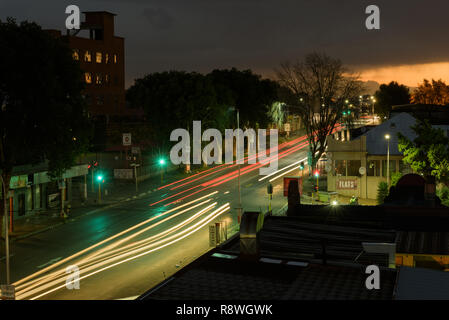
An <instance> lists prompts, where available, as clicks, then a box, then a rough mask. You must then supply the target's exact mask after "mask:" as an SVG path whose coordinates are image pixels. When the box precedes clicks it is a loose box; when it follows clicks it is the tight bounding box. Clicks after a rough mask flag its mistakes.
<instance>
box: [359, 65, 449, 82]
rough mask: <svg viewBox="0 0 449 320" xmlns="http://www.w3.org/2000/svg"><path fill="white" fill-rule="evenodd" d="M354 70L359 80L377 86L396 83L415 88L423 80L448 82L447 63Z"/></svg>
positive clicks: (448, 66)
mask: <svg viewBox="0 0 449 320" xmlns="http://www.w3.org/2000/svg"><path fill="white" fill-rule="evenodd" d="M354 69H355V70H357V72H359V73H360V78H361V80H363V81H368V80H372V81H376V82H378V83H379V84H382V83H389V82H391V81H397V82H399V83H401V84H405V85H407V86H409V87H417V86H418V84H419V83H422V82H423V79H429V80H430V79H435V80H438V79H442V80H443V81H446V82H447V81H448V80H449V62H438V63H426V64H413V65H400V66H387V67H375V68H360V67H359V68H354Z"/></svg>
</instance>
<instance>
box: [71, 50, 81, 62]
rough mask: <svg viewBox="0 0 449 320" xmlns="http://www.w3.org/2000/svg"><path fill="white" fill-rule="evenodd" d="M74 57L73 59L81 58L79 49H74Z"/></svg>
mask: <svg viewBox="0 0 449 320" xmlns="http://www.w3.org/2000/svg"><path fill="white" fill-rule="evenodd" d="M72 57H73V60H79V59H80V53H79V50H78V49H75V50H73V53H72Z"/></svg>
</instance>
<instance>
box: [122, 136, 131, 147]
mask: <svg viewBox="0 0 449 320" xmlns="http://www.w3.org/2000/svg"><path fill="white" fill-rule="evenodd" d="M123 145H124V146H130V145H131V133H124V134H123Z"/></svg>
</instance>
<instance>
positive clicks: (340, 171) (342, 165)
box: [335, 160, 346, 177]
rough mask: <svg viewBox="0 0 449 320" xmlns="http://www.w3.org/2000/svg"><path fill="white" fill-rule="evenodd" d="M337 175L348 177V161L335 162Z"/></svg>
mask: <svg viewBox="0 0 449 320" xmlns="http://www.w3.org/2000/svg"><path fill="white" fill-rule="evenodd" d="M335 175H336V176H343V177H346V160H335Z"/></svg>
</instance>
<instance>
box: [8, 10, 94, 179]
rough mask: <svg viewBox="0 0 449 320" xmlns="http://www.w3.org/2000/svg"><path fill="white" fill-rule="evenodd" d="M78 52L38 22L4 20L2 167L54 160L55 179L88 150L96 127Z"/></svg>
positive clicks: (9, 167)
mask: <svg viewBox="0 0 449 320" xmlns="http://www.w3.org/2000/svg"><path fill="white" fill-rule="evenodd" d="M82 79H83V78H82V71H81V69H80V67H79V64H78V62H77V61H74V60H73V59H72V51H71V49H70V48H69V47H68V46H67V44H66V43H64V42H63V40H61V39H56V38H54V37H53V36H51V35H50V34H49V33H48V32H46V31H43V30H42V29H41V27H40V26H38V25H37V24H35V23H29V22H22V23H20V24H16V22H15V20H13V19H10V18H9V19H8V20H7V21H6V22H2V21H0V108H1V109H0V167H1V170H2V176H3V178H4V179H5V182H6V184H7V186H9V179H10V176H11V172H12V168H13V167H14V166H16V165H23V164H35V163H39V162H44V161H47V160H48V170H49V173H50V175H51V176H52V177H54V178H57V177H60V176H61V174H62V173H63V172H64V171H65V170H66V169H68V168H70V167H71V166H72V165H73V164H74V163H75V159H76V157H77V155H79V154H80V153H81V152H83V151H85V150H86V148H87V147H88V142H89V138H90V132H91V131H90V125H89V123H88V120H87V117H86V112H85V101H84V98H83V95H82V90H83V86H84V82H83V80H82Z"/></svg>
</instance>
